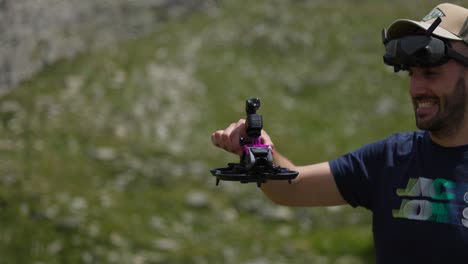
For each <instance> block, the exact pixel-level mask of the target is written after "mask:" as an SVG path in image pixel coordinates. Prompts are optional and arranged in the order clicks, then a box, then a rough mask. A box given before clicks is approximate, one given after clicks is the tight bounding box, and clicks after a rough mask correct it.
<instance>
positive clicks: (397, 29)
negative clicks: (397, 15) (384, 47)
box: [387, 19, 462, 40]
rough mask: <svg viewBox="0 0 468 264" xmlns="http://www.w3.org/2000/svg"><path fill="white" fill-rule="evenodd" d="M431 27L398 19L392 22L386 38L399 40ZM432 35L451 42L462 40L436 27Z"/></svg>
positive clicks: (423, 23) (427, 24)
mask: <svg viewBox="0 0 468 264" xmlns="http://www.w3.org/2000/svg"><path fill="white" fill-rule="evenodd" d="M430 26H431V24H430V23H425V22H419V21H414V20H409V19H398V20H396V21H395V22H393V23H392V24H391V25H390V27H389V28H388V30H387V37H388V38H389V39H394V38H399V37H402V36H406V35H411V34H417V33H418V31H419V30H421V29H424V30H426V29H428V28H429V27H430ZM432 34H434V35H436V36H439V37H441V38H445V39H452V40H462V39H461V38H460V37H458V36H457V35H454V34H452V33H451V32H449V31H447V30H445V29H443V28H442V27H440V26H438V27H436V29H435V30H434V32H432Z"/></svg>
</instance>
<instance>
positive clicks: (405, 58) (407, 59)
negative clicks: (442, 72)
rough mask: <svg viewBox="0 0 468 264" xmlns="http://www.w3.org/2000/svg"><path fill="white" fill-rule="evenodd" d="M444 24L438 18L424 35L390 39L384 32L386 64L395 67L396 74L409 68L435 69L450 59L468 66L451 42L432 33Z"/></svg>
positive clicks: (467, 60)
mask: <svg viewBox="0 0 468 264" xmlns="http://www.w3.org/2000/svg"><path fill="white" fill-rule="evenodd" d="M440 22H442V19H441V18H440V17H438V18H437V19H436V20H435V21H434V23H432V25H431V26H430V27H429V28H428V29H427V30H426V32H425V34H424V33H423V34H422V35H410V36H404V37H401V38H396V39H388V37H387V31H386V30H385V29H384V30H383V31H382V41H383V44H384V45H385V54H384V56H383V59H384V63H385V64H387V65H390V66H393V68H394V70H395V72H398V71H400V70H408V68H409V67H434V66H439V65H442V64H444V63H446V62H447V61H449V60H450V59H454V60H456V61H458V62H459V63H461V64H463V65H465V66H468V58H467V57H465V56H463V55H461V54H460V53H458V52H456V51H455V50H453V49H452V47H451V46H450V43H449V42H445V41H444V40H442V39H440V38H437V37H435V36H433V35H432V32H433V31H434V30H435V29H436V28H437V26H438V25H439V24H440Z"/></svg>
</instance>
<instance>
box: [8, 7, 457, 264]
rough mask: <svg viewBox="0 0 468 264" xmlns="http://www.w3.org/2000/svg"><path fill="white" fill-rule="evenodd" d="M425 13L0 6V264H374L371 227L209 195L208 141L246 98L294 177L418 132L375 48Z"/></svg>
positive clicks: (212, 151) (216, 158) (361, 217)
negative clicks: (402, 22) (255, 100)
mask: <svg viewBox="0 0 468 264" xmlns="http://www.w3.org/2000/svg"><path fill="white" fill-rule="evenodd" d="M452 2H454V3H461V1H452ZM437 4H438V2H436V1H432V0H424V1H422V0H415V1H411V2H408V1H403V0H395V1H383V0H379V1H375V0H372V1H371V0H354V1H347V0H334V1H321V0H315V1H313V0H310V1H308V0H289V1H287V0H269V1H267V0H258V1H247V0H198V1H197V0H185V1H184V0H178V1H175V0H172V1H171V0H153V1H150V0H137V1H123V0H116V1H106V0H100V1H88V0H86V1H85V0H83V1H71V0H62V1H59V0H42V1H24V0H23V1H13V0H3V1H2V0H0V30H1V32H2V34H0V42H1V43H2V48H1V51H0V73H1V75H0V91H1V94H2V95H1V96H0V225H1V229H0V262H1V263H35V264H39V263H135V264H140V263H245V264H247V263H248V264H263V263H351V264H352V263H373V262H374V259H373V254H374V253H373V245H372V230H371V229H372V228H371V225H370V223H371V219H370V214H369V213H368V212H367V211H365V210H364V209H359V208H358V209H352V208H349V207H346V206H344V207H331V208H290V207H283V206H277V205H275V204H273V203H272V202H270V201H269V200H268V199H267V198H265V196H264V195H263V194H262V193H261V191H260V190H259V189H258V188H257V187H256V185H255V184H240V183H236V182H221V184H220V186H218V187H216V186H215V179H214V177H213V176H211V174H210V173H209V169H210V168H214V167H223V166H225V165H226V163H227V162H237V161H238V157H235V156H234V155H231V154H228V153H226V152H224V151H222V150H219V149H217V148H215V147H213V146H212V145H211V142H210V139H209V137H210V135H211V133H212V132H214V131H215V130H217V129H222V128H225V127H226V126H227V125H228V124H230V123H231V122H235V121H237V120H238V119H239V118H243V117H244V115H245V113H244V107H245V99H247V98H251V97H259V98H260V99H261V101H262V107H261V108H260V110H259V113H261V114H262V115H263V116H264V128H265V129H266V130H267V131H268V132H269V134H270V135H271V136H272V138H273V140H274V142H275V145H276V147H277V148H278V149H279V150H280V151H281V152H282V153H283V154H285V155H286V156H288V157H289V158H290V159H291V160H293V161H294V162H295V163H297V164H308V163H314V162H321V161H326V160H329V159H333V158H335V157H337V156H338V155H340V154H343V153H346V152H348V151H350V150H353V149H355V148H357V147H360V146H362V145H363V144H366V143H369V142H372V141H374V140H377V139H381V138H383V137H386V136H388V135H389V134H391V133H394V132H397V131H404V130H411V129H414V125H413V114H412V110H411V103H410V101H409V98H408V95H407V93H408V92H407V86H408V78H407V75H406V74H405V73H398V74H395V73H393V69H392V68H390V67H386V66H385V65H384V64H383V62H382V54H383V46H382V42H381V35H380V32H381V29H382V28H383V27H388V25H389V24H390V23H391V22H392V21H393V20H395V19H396V18H403V17H407V18H413V19H420V18H422V17H423V16H424V15H425V14H426V13H427V12H429V11H430V10H431V8H433V7H434V6H435V5H437ZM311 195H313V194H311Z"/></svg>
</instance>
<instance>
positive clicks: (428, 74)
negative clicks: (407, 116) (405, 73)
mask: <svg viewBox="0 0 468 264" xmlns="http://www.w3.org/2000/svg"><path fill="white" fill-rule="evenodd" d="M409 73H410V78H411V81H410V94H411V98H412V102H413V106H414V111H415V116H416V126H417V127H418V128H419V129H423V130H428V131H430V132H432V133H433V135H435V136H438V137H444V136H450V135H453V133H455V132H456V131H457V130H458V129H459V128H460V127H461V126H463V125H464V123H465V122H467V121H466V119H467V118H468V116H467V82H466V81H467V78H466V75H467V70H466V68H465V67H463V66H461V65H460V64H458V63H456V62H454V61H449V62H447V63H446V64H443V65H441V66H438V67H431V68H418V67H413V68H410V70H409Z"/></svg>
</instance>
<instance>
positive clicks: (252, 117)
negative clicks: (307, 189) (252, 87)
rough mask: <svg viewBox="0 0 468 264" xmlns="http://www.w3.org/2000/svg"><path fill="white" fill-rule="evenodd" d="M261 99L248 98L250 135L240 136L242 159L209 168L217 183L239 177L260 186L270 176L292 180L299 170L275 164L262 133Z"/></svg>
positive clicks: (246, 104) (270, 177)
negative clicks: (219, 166) (263, 141)
mask: <svg viewBox="0 0 468 264" xmlns="http://www.w3.org/2000/svg"><path fill="white" fill-rule="evenodd" d="M259 108H260V99H258V98H252V99H248V100H246V102H245V111H246V114H247V118H246V121H245V127H246V135H247V138H243V137H240V138H239V141H240V145H241V146H242V148H243V153H242V156H241V158H240V162H239V163H228V166H227V167H225V168H217V169H212V170H210V172H211V174H212V175H213V176H215V177H216V185H219V182H220V181H221V180H223V181H238V182H241V183H249V182H256V183H257V186H258V187H260V186H261V184H262V183H265V182H267V181H268V180H287V181H288V182H289V183H291V180H293V179H294V178H296V177H297V175H298V174H299V173H298V172H297V171H292V170H289V169H287V168H282V167H280V166H278V165H275V164H273V149H272V147H271V146H270V145H267V144H263V143H262V139H261V137H260V135H261V132H262V128H263V118H262V115H259V114H257V113H256V112H257V110H258V109H259Z"/></svg>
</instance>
